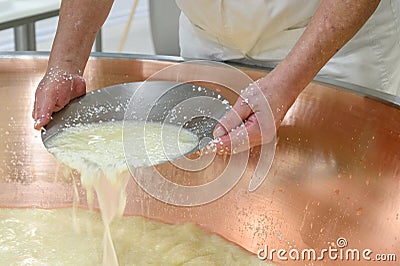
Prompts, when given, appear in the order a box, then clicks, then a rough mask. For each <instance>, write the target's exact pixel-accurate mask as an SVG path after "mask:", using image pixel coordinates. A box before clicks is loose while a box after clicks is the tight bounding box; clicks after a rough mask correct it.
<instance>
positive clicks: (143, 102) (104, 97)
mask: <svg viewBox="0 0 400 266" xmlns="http://www.w3.org/2000/svg"><path fill="white" fill-rule="evenodd" d="M229 109H230V105H229V103H228V101H226V100H225V99H224V98H223V97H222V96H221V95H219V94H218V93H216V92H214V91H212V90H208V89H206V88H202V87H198V86H195V85H193V84H188V83H178V82H169V81H146V82H132V83H125V84H118V85H113V86H109V87H106V88H103V89H99V90H96V91H92V92H89V93H88V94H86V95H84V96H82V97H79V98H77V99H74V100H73V101H71V102H70V103H69V104H68V105H67V106H66V107H65V108H64V109H62V110H61V111H59V112H57V113H55V114H53V119H52V121H51V122H50V123H49V124H48V125H47V126H46V127H45V128H44V129H43V130H42V134H41V136H42V141H43V143H44V145H45V146H46V147H47V145H46V143H47V142H48V140H49V139H51V138H52V137H53V136H55V135H57V134H58V133H59V132H61V131H62V130H64V129H65V128H68V127H73V126H76V125H79V124H88V123H96V122H107V121H121V120H124V119H125V120H139V121H149V122H161V123H168V124H173V125H177V126H179V127H183V128H185V129H188V130H190V131H191V132H192V133H194V134H196V135H197V137H198V139H199V143H198V145H197V147H196V148H195V149H194V150H197V149H201V148H203V147H204V146H205V145H207V144H208V143H209V142H210V141H211V140H212V139H213V129H214V127H215V125H216V123H217V121H218V120H219V119H220V118H222V117H223V116H224V115H225V113H226V112H227V111H228V110H229ZM194 150H192V151H194Z"/></svg>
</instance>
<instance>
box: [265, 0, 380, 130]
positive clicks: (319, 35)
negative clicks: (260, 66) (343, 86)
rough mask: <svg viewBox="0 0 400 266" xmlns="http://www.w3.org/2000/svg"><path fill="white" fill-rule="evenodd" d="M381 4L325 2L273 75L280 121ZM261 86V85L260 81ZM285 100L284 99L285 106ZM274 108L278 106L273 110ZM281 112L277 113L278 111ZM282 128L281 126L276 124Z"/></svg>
mask: <svg viewBox="0 0 400 266" xmlns="http://www.w3.org/2000/svg"><path fill="white" fill-rule="evenodd" d="M379 2H380V1H379V0H357V1H346V0H322V1H321V3H320V5H319V7H318V9H317V11H316V12H315V14H314V16H313V18H312V20H311V21H310V23H309V25H308V26H307V28H306V30H305V31H304V33H303V35H302V36H301V37H300V39H299V40H298V42H297V43H296V45H295V46H294V47H293V49H292V50H291V52H290V53H289V54H288V55H287V57H286V58H285V59H284V60H283V61H282V62H281V63H280V64H279V65H278V66H277V67H276V68H275V69H274V70H273V71H272V72H271V73H270V75H271V76H270V77H269V78H268V79H265V80H268V83H266V84H262V85H265V86H267V87H270V86H274V87H273V88H272V87H271V88H270V89H271V90H273V91H274V94H271V95H270V98H272V99H269V100H270V104H271V108H272V111H273V113H274V115H275V116H276V117H277V118H278V120H279V121H280V120H281V119H283V115H284V113H285V111H287V110H288V109H289V108H290V106H291V105H292V104H293V102H294V101H295V99H296V98H297V96H298V95H299V94H300V93H301V91H302V90H303V89H304V88H305V87H306V86H307V85H308V84H309V83H310V82H311V81H312V80H313V78H314V77H315V75H316V74H317V73H318V72H319V71H320V70H321V68H322V67H323V66H324V65H325V64H326V63H327V62H328V61H329V59H330V58H331V57H332V56H333V55H335V53H336V52H337V51H339V50H340V49H341V48H342V47H343V46H344V45H345V44H346V43H347V42H348V41H349V40H350V39H351V38H352V37H353V36H354V35H355V34H356V33H357V31H358V30H359V29H360V28H361V27H362V26H363V25H364V24H365V22H366V21H367V20H368V18H369V17H370V16H371V15H372V14H373V12H374V11H375V9H376V7H377V6H378V4H379ZM260 82H262V81H260ZM282 99H285V100H284V101H283V102H282ZM274 105H275V106H274ZM277 110H278V111H277ZM277 124H279V122H278V123H277Z"/></svg>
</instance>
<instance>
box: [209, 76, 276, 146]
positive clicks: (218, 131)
mask: <svg viewBox="0 0 400 266" xmlns="http://www.w3.org/2000/svg"><path fill="white" fill-rule="evenodd" d="M261 81H262V80H258V81H256V82H254V83H252V84H250V85H249V86H248V87H247V88H246V89H244V90H243V91H242V92H241V94H240V96H239V98H238V100H237V101H236V103H235V104H234V105H233V107H232V109H231V110H230V111H229V112H228V113H227V114H226V115H225V116H224V117H223V118H222V119H221V120H220V121H219V123H218V124H217V125H216V127H215V129H214V137H215V138H216V141H215V143H216V145H217V152H218V153H224V152H227V153H239V152H242V151H245V150H247V149H249V148H251V147H254V146H257V145H260V144H263V143H268V142H270V141H272V140H273V139H274V136H275V133H276V123H275V119H274V115H273V113H272V111H271V108H270V105H269V103H268V93H267V90H268V89H267V88H266V87H264V88H263V89H262V87H261V86H260V85H261V83H262V82H261ZM263 83H264V82H263ZM282 111H283V110H282Z"/></svg>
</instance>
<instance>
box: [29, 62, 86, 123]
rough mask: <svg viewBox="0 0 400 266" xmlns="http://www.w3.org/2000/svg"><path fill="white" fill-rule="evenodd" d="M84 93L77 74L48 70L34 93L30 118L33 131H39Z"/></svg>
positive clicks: (82, 82)
mask: <svg viewBox="0 0 400 266" xmlns="http://www.w3.org/2000/svg"><path fill="white" fill-rule="evenodd" d="M85 93H86V83H85V80H84V79H83V78H82V76H80V75H79V74H70V73H68V72H66V71H63V70H61V69H59V68H57V67H56V68H50V69H49V70H48V71H47V73H46V74H45V75H44V77H43V79H42V80H41V81H40V83H39V85H38V87H37V89H36V93H35V104H34V108H33V112H32V117H33V119H35V125H34V127H35V129H37V130H40V129H41V128H42V127H43V126H45V125H47V124H48V123H49V122H50V120H51V115H52V114H53V112H58V111H60V110H61V109H62V108H64V106H65V105H67V104H68V103H69V102H70V101H71V100H72V99H74V98H76V97H79V96H82V95H83V94H85Z"/></svg>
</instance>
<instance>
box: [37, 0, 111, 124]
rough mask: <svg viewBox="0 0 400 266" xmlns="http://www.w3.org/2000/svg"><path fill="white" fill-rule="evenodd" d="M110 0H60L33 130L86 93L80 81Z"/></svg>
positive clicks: (39, 90) (38, 93) (109, 5)
mask: <svg viewBox="0 0 400 266" xmlns="http://www.w3.org/2000/svg"><path fill="white" fill-rule="evenodd" d="M112 4H113V0H63V1H62V3H61V8H60V16H59V22H58V27H57V32H56V37H55V39H54V42H53V47H52V50H51V54H50V58H49V63H48V68H47V71H46V74H45V75H44V77H43V79H42V80H41V82H40V83H39V85H38V88H37V90H36V94H35V105H34V109H33V112H32V116H33V118H34V119H35V128H36V129H40V128H42V127H43V126H45V125H46V124H47V123H49V121H50V119H51V115H52V113H53V112H56V111H59V110H60V109H62V108H63V107H64V106H65V105H66V104H68V102H69V101H70V100H72V99H73V98H76V97H78V96H81V95H83V94H84V93H85V92H86V84H85V81H84V80H83V78H82V73H83V71H84V69H85V66H86V62H87V60H88V58H89V55H90V52H91V49H92V45H93V42H94V40H95V38H96V35H97V32H98V31H99V29H100V28H101V26H102V25H103V23H104V21H105V20H106V18H107V16H108V14H109V12H110V9H111V6H112Z"/></svg>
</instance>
